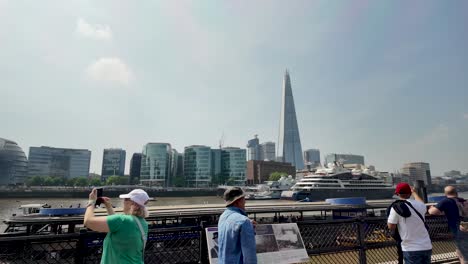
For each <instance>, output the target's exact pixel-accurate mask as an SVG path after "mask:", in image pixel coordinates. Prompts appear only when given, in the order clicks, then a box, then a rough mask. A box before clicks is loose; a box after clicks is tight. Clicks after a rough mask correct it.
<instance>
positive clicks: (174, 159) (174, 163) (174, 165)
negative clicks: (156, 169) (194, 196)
mask: <svg viewBox="0 0 468 264" xmlns="http://www.w3.org/2000/svg"><path fill="white" fill-rule="evenodd" d="M179 156H180V154H179V152H178V151H177V150H176V149H174V148H173V149H172V154H171V175H170V177H169V180H168V183H167V186H174V184H175V180H176V177H177V176H179V175H178V174H177V173H178V172H179V171H180V168H179Z"/></svg>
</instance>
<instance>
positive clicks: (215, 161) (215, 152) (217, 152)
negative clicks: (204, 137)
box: [211, 149, 224, 184]
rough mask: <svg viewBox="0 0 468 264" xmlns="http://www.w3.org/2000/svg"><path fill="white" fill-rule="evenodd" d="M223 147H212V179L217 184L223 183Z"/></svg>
mask: <svg viewBox="0 0 468 264" xmlns="http://www.w3.org/2000/svg"><path fill="white" fill-rule="evenodd" d="M221 153H222V151H221V149H211V179H212V180H211V181H212V182H213V183H215V184H223V183H224V180H223V179H222V174H221V172H222V171H221V163H222V162H221V156H222V155H221Z"/></svg>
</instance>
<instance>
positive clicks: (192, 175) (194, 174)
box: [184, 145, 212, 187]
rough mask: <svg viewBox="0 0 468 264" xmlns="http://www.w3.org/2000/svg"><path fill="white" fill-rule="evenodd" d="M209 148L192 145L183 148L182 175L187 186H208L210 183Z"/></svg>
mask: <svg viewBox="0 0 468 264" xmlns="http://www.w3.org/2000/svg"><path fill="white" fill-rule="evenodd" d="M211 170H212V167H211V148H210V147H207V146H201V145H193V146H188V147H185V149H184V176H185V182H186V184H187V186H189V187H208V186H210V184H211Z"/></svg>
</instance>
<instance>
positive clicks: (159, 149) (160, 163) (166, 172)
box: [140, 143, 172, 187]
mask: <svg viewBox="0 0 468 264" xmlns="http://www.w3.org/2000/svg"><path fill="white" fill-rule="evenodd" d="M171 157H172V151H171V145H170V144H169V143H148V144H146V145H145V146H144V147H143V151H142V154H141V170H140V183H142V184H144V185H149V186H162V187H167V183H168V178H169V177H170V175H171Z"/></svg>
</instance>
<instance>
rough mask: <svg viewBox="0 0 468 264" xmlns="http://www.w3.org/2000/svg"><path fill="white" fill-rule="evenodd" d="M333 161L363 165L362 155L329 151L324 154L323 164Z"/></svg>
mask: <svg viewBox="0 0 468 264" xmlns="http://www.w3.org/2000/svg"><path fill="white" fill-rule="evenodd" d="M335 162H340V163H341V164H361V165H365V163H364V156H362V155H354V154H337V153H331V154H328V155H327V156H325V165H327V164H328V163H335Z"/></svg>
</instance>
